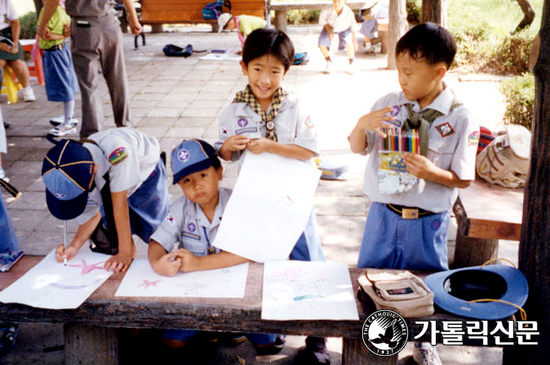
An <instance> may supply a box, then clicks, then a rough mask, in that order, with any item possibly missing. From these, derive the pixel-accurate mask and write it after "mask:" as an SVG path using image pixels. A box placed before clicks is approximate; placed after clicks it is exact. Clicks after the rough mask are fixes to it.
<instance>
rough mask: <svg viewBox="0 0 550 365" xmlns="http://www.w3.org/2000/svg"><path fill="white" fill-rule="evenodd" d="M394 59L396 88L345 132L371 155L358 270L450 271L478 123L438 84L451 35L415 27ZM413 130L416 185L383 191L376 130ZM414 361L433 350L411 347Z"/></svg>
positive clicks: (450, 53)
mask: <svg viewBox="0 0 550 365" xmlns="http://www.w3.org/2000/svg"><path fill="white" fill-rule="evenodd" d="M395 53H396V64H397V71H398V75H399V83H400V85H401V89H402V91H401V92H394V93H391V94H388V95H386V96H385V97H382V98H381V99H380V100H378V101H377V102H376V103H375V104H374V106H373V107H372V112H371V113H369V114H366V115H364V116H363V117H361V118H360V119H359V121H358V122H357V125H356V126H355V128H354V129H353V131H352V132H351V134H350V145H351V150H352V151H353V152H355V153H362V152H365V151H366V153H367V154H368V155H369V156H370V157H369V161H368V163H367V168H366V170H365V193H366V195H367V196H368V197H369V198H370V199H371V200H372V201H373V203H372V205H371V208H370V210H369V214H368V217H367V223H366V225H365V233H364V236H363V242H362V244H361V251H360V253H359V261H358V263H357V267H361V268H363V267H369V268H389V269H405V270H428V271H440V270H447V269H448V264H447V228H448V225H449V219H450V217H449V215H450V214H449V211H450V209H451V208H452V206H453V204H454V202H455V200H456V198H457V194H458V189H459V188H465V187H468V186H469V185H470V184H471V182H472V180H474V178H475V158H476V151H477V142H478V139H479V126H478V124H477V123H476V121H475V120H474V118H473V116H472V115H471V113H470V112H469V110H468V109H467V108H466V107H464V106H463V105H462V103H460V102H459V101H458V100H457V99H456V97H455V96H454V93H453V92H452V90H451V89H450V87H449V86H448V85H446V84H445V83H444V82H443V77H444V76H445V74H446V72H447V70H448V69H449V67H450V66H451V63H452V62H453V59H454V56H455V54H456V43H455V40H454V38H453V36H452V35H451V34H450V33H449V32H448V31H447V30H445V29H444V28H442V27H440V26H438V25H435V24H430V23H425V24H420V25H418V26H416V27H414V28H412V29H411V30H410V31H409V32H407V33H406V34H405V35H404V36H403V37H402V38H401V39H400V40H399V42H398V43H397V47H396V51H395ZM389 126H398V127H399V128H401V129H417V130H418V131H419V135H420V152H421V154H413V153H409V152H405V154H404V161H405V163H406V165H407V170H408V171H409V172H410V173H411V174H413V175H414V176H416V177H418V179H419V183H418V185H417V186H416V188H413V189H411V190H409V191H406V192H401V193H397V194H382V193H381V191H380V190H379V186H378V180H377V178H376V176H377V173H378V167H379V146H380V138H384V137H385V134H384V133H383V132H382V131H381V127H389ZM413 356H414V358H415V360H416V361H417V362H420V363H427V362H424V360H422V358H423V357H424V359H425V358H426V356H428V357H432V359H433V361H434V362H430V364H431V363H434V364H437V363H440V362H439V357H438V356H437V353H436V352H435V348H431V347H422V348H420V347H418V346H416V347H415V350H414V351H413Z"/></svg>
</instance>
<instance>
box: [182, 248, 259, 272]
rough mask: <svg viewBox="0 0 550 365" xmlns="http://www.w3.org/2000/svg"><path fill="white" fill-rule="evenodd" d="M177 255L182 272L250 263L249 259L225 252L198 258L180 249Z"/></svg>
mask: <svg viewBox="0 0 550 365" xmlns="http://www.w3.org/2000/svg"><path fill="white" fill-rule="evenodd" d="M177 255H178V257H179V258H180V259H181V266H180V271H183V272H190V271H203V270H213V269H223V268H224V267H230V266H235V265H239V264H244V263H246V262H250V260H249V259H246V258H244V257H242V256H237V255H235V254H232V253H231V252H227V251H221V252H218V253H215V254H212V255H206V256H200V257H199V256H195V255H193V253H191V252H190V251H187V250H186V249H183V248H180V249H179V250H178V251H177Z"/></svg>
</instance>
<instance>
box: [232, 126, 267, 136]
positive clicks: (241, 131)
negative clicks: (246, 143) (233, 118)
mask: <svg viewBox="0 0 550 365" xmlns="http://www.w3.org/2000/svg"><path fill="white" fill-rule="evenodd" d="M245 133H246V134H248V133H250V135H248V137H249V138H260V137H261V136H260V132H259V131H258V128H257V127H247V128H241V129H237V130H235V134H245Z"/></svg>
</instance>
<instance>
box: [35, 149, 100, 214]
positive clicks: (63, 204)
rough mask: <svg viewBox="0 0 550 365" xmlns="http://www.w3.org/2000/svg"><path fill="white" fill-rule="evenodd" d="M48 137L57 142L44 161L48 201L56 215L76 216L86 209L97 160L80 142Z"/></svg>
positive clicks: (43, 174)
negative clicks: (95, 160) (56, 139)
mask: <svg viewBox="0 0 550 365" xmlns="http://www.w3.org/2000/svg"><path fill="white" fill-rule="evenodd" d="M49 140H50V141H51V142H54V143H56V145H55V147H53V148H52V149H51V150H49V151H48V153H47V154H46V157H44V161H43V163H42V179H43V180H44V184H45V185H46V203H47V204H48V209H49V210H50V212H51V213H52V215H53V216H54V217H56V218H58V219H62V220H68V219H73V218H76V217H78V216H79V215H80V214H82V212H83V211H84V209H85V208H86V204H87V202H88V190H89V188H90V186H91V185H92V180H93V175H94V173H93V170H94V160H93V159H92V155H91V154H90V152H89V151H88V150H87V149H86V148H84V147H83V146H82V145H81V144H80V143H78V142H75V141H71V140H68V139H62V140H60V141H55V140H53V139H49Z"/></svg>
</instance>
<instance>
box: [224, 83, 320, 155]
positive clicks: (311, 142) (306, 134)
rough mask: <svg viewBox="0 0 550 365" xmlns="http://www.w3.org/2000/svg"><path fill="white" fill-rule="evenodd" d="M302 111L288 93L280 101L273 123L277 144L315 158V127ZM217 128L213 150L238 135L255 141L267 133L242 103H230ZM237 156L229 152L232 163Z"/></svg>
mask: <svg viewBox="0 0 550 365" xmlns="http://www.w3.org/2000/svg"><path fill="white" fill-rule="evenodd" d="M304 109H305V108H304V107H303V103H301V102H300V101H299V99H298V98H297V97H296V96H293V95H292V94H288V95H287V96H286V97H285V98H284V99H283V101H282V104H281V107H280V108H279V113H278V114H277V116H276V117H275V119H274V120H273V122H274V123H275V133H276V134H277V141H278V142H279V143H281V144H293V145H297V146H300V147H303V148H306V149H308V150H310V151H312V152H313V153H314V154H315V156H319V150H318V147H317V134H316V131H315V126H314V124H313V121H312V120H311V117H310V116H309V114H307V113H306V111H305V110H304ZM268 113H269V111H268ZM219 127H220V131H219V137H220V139H219V140H218V141H217V142H216V143H215V144H214V147H215V148H216V150H217V151H219V150H220V148H221V147H222V145H223V142H224V141H225V140H226V139H227V138H229V137H230V136H234V135H237V134H242V135H245V136H247V137H248V138H250V139H255V138H261V137H265V135H266V131H267V129H266V126H265V123H263V122H262V118H261V117H260V116H259V115H258V114H256V113H255V112H254V111H253V110H252V108H250V106H248V104H246V103H232V104H230V105H229V106H228V107H227V108H226V109H225V110H224V112H223V113H222V115H221V116H220V122H219ZM241 153H242V151H239V153H233V161H236V160H238V159H239V157H240V155H241Z"/></svg>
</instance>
